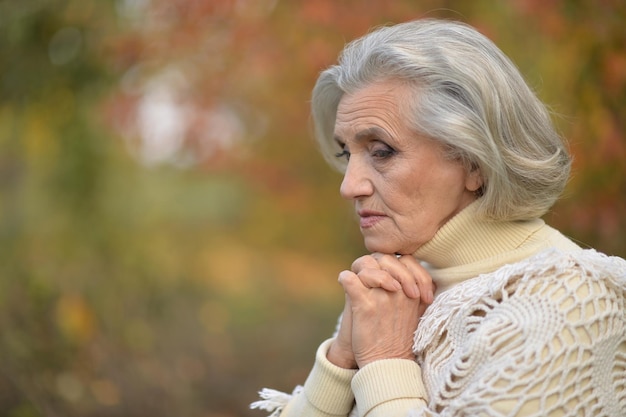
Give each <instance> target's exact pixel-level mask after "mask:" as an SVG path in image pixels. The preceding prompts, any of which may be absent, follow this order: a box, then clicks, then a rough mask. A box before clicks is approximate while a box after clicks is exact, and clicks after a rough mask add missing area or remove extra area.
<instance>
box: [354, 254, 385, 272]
mask: <svg viewBox="0 0 626 417" xmlns="http://www.w3.org/2000/svg"><path fill="white" fill-rule="evenodd" d="M366 268H370V269H379V268H380V266H379V265H378V261H377V260H376V259H375V258H374V256H373V255H365V256H361V257H360V258H357V259H356V260H355V261H354V262H352V266H351V268H350V269H351V270H352V272H354V273H355V274H358V273H359V272H361V271H362V270H364V269H366Z"/></svg>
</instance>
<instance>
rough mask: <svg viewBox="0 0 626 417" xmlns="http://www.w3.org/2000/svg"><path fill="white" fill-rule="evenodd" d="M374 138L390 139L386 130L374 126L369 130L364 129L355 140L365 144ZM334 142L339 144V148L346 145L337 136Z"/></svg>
mask: <svg viewBox="0 0 626 417" xmlns="http://www.w3.org/2000/svg"><path fill="white" fill-rule="evenodd" d="M372 137H376V138H382V137H389V134H388V133H387V131H386V130H385V129H382V128H380V127H378V126H372V127H368V128H367V129H363V130H361V131H359V132H358V133H357V134H356V136H355V140H356V141H357V142H363V141H366V140H368V139H371V138H372ZM334 140H335V142H337V144H338V145H339V146H342V145H345V142H344V140H343V139H341V137H339V136H337V135H335V136H334Z"/></svg>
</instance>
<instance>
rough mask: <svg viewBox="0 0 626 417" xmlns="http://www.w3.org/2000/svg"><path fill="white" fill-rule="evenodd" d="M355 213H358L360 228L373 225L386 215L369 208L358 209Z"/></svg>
mask: <svg viewBox="0 0 626 417" xmlns="http://www.w3.org/2000/svg"><path fill="white" fill-rule="evenodd" d="M357 214H358V215H359V226H361V229H368V228H370V227H373V226H375V225H376V224H377V223H379V222H380V221H381V220H383V219H384V218H385V217H387V216H386V215H385V214H384V213H381V212H377V211H371V210H359V211H358V212H357Z"/></svg>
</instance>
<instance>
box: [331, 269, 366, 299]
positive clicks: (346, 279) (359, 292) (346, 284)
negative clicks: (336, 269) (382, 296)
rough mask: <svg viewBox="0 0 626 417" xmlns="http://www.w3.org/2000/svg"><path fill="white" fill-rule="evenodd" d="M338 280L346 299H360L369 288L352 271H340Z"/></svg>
mask: <svg viewBox="0 0 626 417" xmlns="http://www.w3.org/2000/svg"><path fill="white" fill-rule="evenodd" d="M338 281H339V283H340V284H341V286H342V287H343V290H344V292H345V293H346V298H347V299H348V298H350V299H353V300H354V299H360V298H362V297H363V296H364V294H365V293H366V292H367V291H369V288H368V287H366V286H365V285H364V284H363V283H362V282H361V279H360V278H359V277H358V275H357V274H355V273H354V272H352V271H341V272H340V273H339V279H338Z"/></svg>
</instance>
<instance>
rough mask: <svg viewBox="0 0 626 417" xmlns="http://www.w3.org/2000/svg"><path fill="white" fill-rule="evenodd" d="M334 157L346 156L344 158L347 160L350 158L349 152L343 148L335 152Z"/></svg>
mask: <svg viewBox="0 0 626 417" xmlns="http://www.w3.org/2000/svg"><path fill="white" fill-rule="evenodd" d="M335 157H336V158H346V160H347V161H349V160H350V152H348V151H347V150H345V149H342V150H341V152H337V153H336V154H335Z"/></svg>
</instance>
